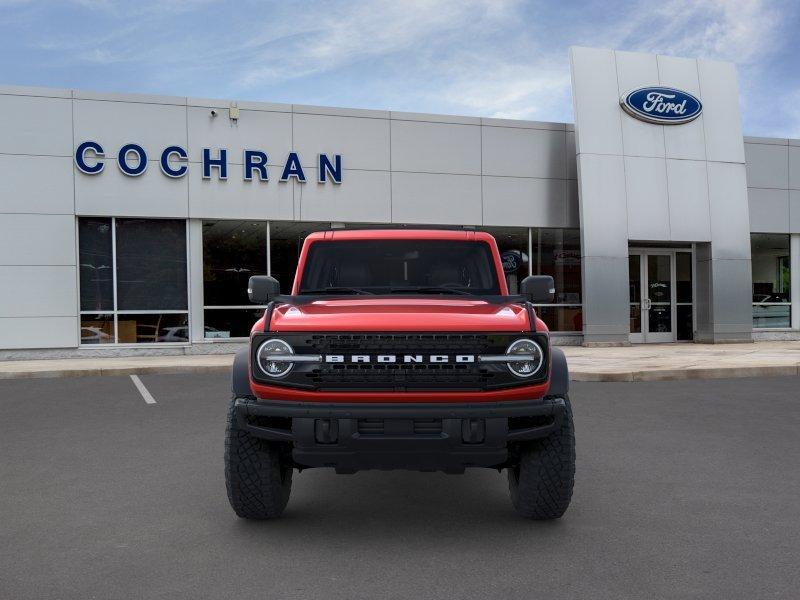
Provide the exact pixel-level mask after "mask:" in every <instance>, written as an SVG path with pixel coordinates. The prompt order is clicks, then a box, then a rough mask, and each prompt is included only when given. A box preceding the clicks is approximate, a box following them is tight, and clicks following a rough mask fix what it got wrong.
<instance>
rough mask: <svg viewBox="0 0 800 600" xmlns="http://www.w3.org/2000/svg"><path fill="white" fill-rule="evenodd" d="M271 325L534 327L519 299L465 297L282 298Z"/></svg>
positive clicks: (383, 328) (283, 329)
mask: <svg viewBox="0 0 800 600" xmlns="http://www.w3.org/2000/svg"><path fill="white" fill-rule="evenodd" d="M270 330H272V331H277V332H288V331H315V332H317V331H493V332H499V331H529V325H528V314H527V311H526V309H525V308H524V307H523V306H521V305H519V304H514V303H513V302H508V303H490V302H487V301H485V300H476V299H462V298H458V299H456V298H446V299H443V298H372V299H367V298H357V299H325V300H316V301H314V302H310V303H307V304H297V305H295V304H280V305H278V306H276V307H275V310H274V311H273V314H272V322H271V324H270Z"/></svg>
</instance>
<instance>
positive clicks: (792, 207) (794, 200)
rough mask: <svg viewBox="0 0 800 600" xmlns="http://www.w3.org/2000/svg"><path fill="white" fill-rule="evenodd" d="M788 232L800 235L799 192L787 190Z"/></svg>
mask: <svg viewBox="0 0 800 600" xmlns="http://www.w3.org/2000/svg"><path fill="white" fill-rule="evenodd" d="M789 231H790V232H791V233H800V190H789Z"/></svg>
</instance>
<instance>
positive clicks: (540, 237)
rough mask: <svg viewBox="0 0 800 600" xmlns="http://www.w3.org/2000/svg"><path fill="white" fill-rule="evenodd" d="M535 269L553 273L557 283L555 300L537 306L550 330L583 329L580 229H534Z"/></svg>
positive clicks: (538, 312)
mask: <svg viewBox="0 0 800 600" xmlns="http://www.w3.org/2000/svg"><path fill="white" fill-rule="evenodd" d="M531 257H532V263H531V267H532V272H533V274H534V275H550V276H551V277H552V278H553V281H554V282H555V285H556V295H555V298H554V299H553V303H552V304H542V305H538V306H537V307H536V312H537V314H538V315H539V317H540V318H541V319H542V320H543V321H544V322H545V323H547V327H548V328H549V329H550V331H560V332H581V331H583V307H582V304H581V303H582V298H581V235H580V230H578V229H532V230H531Z"/></svg>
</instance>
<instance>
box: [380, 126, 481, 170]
mask: <svg viewBox="0 0 800 600" xmlns="http://www.w3.org/2000/svg"><path fill="white" fill-rule="evenodd" d="M391 127H392V141H391V152H392V170H394V171H403V172H418V173H453V174H469V175H480V173H481V127H480V126H476V125H454V124H450V123H429V122H425V121H392V123H391Z"/></svg>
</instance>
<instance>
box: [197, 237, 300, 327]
mask: <svg viewBox="0 0 800 600" xmlns="http://www.w3.org/2000/svg"><path fill="white" fill-rule="evenodd" d="M268 228H269V224H268V223H267V222H265V221H203V298H204V300H203V302H204V309H203V315H204V318H205V327H204V337H205V338H206V339H228V338H246V337H248V336H249V335H250V328H251V327H252V326H253V323H255V322H256V321H257V320H258V319H259V318H261V315H263V314H264V307H261V308H256V307H254V306H253V305H252V304H250V301H249V299H248V298H247V281H248V279H250V277H251V276H252V275H266V274H267V260H268V257H267V243H268V235H269V229H268ZM281 283H282V284H284V285H285V282H283V281H282V282H281Z"/></svg>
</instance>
